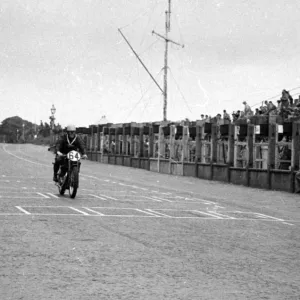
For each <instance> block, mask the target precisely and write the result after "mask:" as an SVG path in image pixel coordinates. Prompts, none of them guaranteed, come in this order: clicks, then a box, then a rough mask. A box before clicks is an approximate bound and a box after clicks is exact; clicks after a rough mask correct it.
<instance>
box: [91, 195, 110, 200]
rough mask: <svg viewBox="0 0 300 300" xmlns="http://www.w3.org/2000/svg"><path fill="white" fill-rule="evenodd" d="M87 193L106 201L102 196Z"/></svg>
mask: <svg viewBox="0 0 300 300" xmlns="http://www.w3.org/2000/svg"><path fill="white" fill-rule="evenodd" d="M88 195H89V196H92V197H95V198H98V199H101V200H104V201H106V199H104V198H103V197H100V196H97V195H93V194H88Z"/></svg>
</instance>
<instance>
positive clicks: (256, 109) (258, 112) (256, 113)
mask: <svg viewBox="0 0 300 300" xmlns="http://www.w3.org/2000/svg"><path fill="white" fill-rule="evenodd" d="M260 114H261V113H260V110H259V109H258V108H255V114H254V115H255V116H259V115H260Z"/></svg>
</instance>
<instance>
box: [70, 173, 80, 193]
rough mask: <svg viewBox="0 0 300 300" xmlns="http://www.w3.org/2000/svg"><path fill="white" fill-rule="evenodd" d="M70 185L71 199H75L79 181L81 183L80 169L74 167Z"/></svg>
mask: <svg viewBox="0 0 300 300" xmlns="http://www.w3.org/2000/svg"><path fill="white" fill-rule="evenodd" d="M69 180H70V184H69V195H70V197H71V198H75V196H76V193H77V189H78V181H79V175H78V168H77V167H73V168H72V170H71V173H70V179H69Z"/></svg>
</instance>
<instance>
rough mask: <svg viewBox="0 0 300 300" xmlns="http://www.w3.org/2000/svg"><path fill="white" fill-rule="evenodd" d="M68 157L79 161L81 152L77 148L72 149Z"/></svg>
mask: <svg viewBox="0 0 300 300" xmlns="http://www.w3.org/2000/svg"><path fill="white" fill-rule="evenodd" d="M67 157H68V159H69V160H71V161H78V160H80V153H79V152H77V151H75V150H72V151H70V152H69V153H68V154H67Z"/></svg>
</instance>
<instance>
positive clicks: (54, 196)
mask: <svg viewBox="0 0 300 300" xmlns="http://www.w3.org/2000/svg"><path fill="white" fill-rule="evenodd" d="M47 194H48V195H50V196H52V197H53V198H57V199H58V198H59V197H58V196H56V195H54V194H52V193H47Z"/></svg>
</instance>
